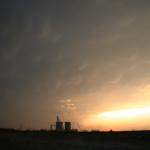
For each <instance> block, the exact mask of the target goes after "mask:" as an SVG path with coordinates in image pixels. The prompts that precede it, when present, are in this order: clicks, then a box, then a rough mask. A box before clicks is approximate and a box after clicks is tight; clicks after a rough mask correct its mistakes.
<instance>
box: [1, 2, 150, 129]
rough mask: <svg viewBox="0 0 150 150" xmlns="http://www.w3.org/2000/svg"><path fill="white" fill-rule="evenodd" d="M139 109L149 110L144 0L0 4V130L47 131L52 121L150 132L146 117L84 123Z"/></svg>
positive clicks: (149, 14) (148, 5)
mask: <svg viewBox="0 0 150 150" xmlns="http://www.w3.org/2000/svg"><path fill="white" fill-rule="evenodd" d="M139 107H140V108H141V107H150V1H149V0H44V1H43V0H1V1H0V127H15V128H19V127H22V128H33V129H37V128H49V124H50V123H51V122H52V123H53V122H54V121H55V117H56V115H57V114H59V115H60V117H61V119H62V120H70V121H72V122H73V123H74V124H75V126H76V127H77V124H78V126H81V127H83V128H84V127H85V128H88V129H92V128H94V127H96V128H99V129H109V128H112V129H113V128H114V129H133V128H134V129H141V128H142V129H143V128H144V129H150V117H148V118H147V119H146V120H147V121H145V122H142V123H140V124H139V122H138V119H136V121H135V122H136V125H135V124H134V123H135V122H133V121H131V123H129V122H128V124H125V123H123V122H122V121H120V122H119V123H117V125H114V124H113V125H114V126H111V125H112V124H110V123H108V124H109V125H110V126H109V127H106V126H108V124H105V123H104V122H102V121H103V120H102V119H99V118H97V119H96V121H93V120H91V118H92V116H93V115H96V114H100V113H102V112H107V111H116V110H122V109H132V108H139ZM98 119H99V120H98ZM107 121H108V120H107ZM139 121H140V122H141V118H140V120H139ZM114 123H115V122H114ZM122 123H123V124H124V125H123V124H122ZM133 124H134V125H133ZM118 126H119V127H120V128H118Z"/></svg>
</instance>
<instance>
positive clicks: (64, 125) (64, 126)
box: [50, 116, 72, 132]
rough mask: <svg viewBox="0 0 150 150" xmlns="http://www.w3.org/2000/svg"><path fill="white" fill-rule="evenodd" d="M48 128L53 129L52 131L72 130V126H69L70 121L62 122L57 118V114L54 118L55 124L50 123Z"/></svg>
mask: <svg viewBox="0 0 150 150" xmlns="http://www.w3.org/2000/svg"><path fill="white" fill-rule="evenodd" d="M50 130H54V131H58V132H60V131H67V132H69V131H72V126H71V122H62V121H61V120H60V118H59V116H57V118H56V122H55V125H50Z"/></svg>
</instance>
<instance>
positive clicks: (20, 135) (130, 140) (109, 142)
mask: <svg viewBox="0 0 150 150" xmlns="http://www.w3.org/2000/svg"><path fill="white" fill-rule="evenodd" d="M0 147H1V148H2V149H3V150H150V131H124V132H60V133H58V132H49V131H17V130H6V129H5V130H4V129H3V130H0Z"/></svg>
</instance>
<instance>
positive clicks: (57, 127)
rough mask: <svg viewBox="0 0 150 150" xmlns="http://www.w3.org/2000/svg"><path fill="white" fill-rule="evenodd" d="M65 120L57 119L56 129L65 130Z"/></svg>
mask: <svg viewBox="0 0 150 150" xmlns="http://www.w3.org/2000/svg"><path fill="white" fill-rule="evenodd" d="M63 129H64V128H63V122H61V121H57V122H56V131H63Z"/></svg>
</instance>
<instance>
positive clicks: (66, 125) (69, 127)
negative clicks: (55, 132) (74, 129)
mask: <svg viewBox="0 0 150 150" xmlns="http://www.w3.org/2000/svg"><path fill="white" fill-rule="evenodd" d="M65 131H71V122H65Z"/></svg>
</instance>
